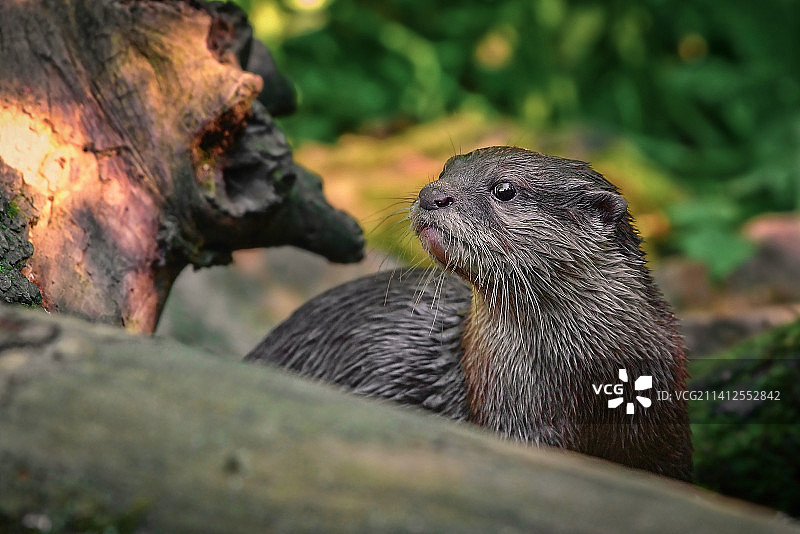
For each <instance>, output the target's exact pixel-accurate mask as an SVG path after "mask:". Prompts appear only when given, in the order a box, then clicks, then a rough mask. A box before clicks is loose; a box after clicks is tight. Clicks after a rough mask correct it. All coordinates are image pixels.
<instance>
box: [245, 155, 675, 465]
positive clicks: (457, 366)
mask: <svg viewBox="0 0 800 534" xmlns="http://www.w3.org/2000/svg"><path fill="white" fill-rule="evenodd" d="M410 219H411V224H412V228H413V229H414V231H415V232H416V233H417V235H418V236H419V238H420V241H421V242H422V244H423V246H424V247H425V249H426V250H427V251H428V252H429V253H430V254H431V256H432V257H434V258H435V259H436V260H437V262H438V263H439V264H440V265H441V267H442V268H443V272H441V275H440V276H441V278H439V277H437V278H435V279H434V281H433V282H430V283H425V282H424V281H423V280H422V277H423V276H424V273H423V272H421V271H411V272H409V273H406V274H405V275H404V276H402V277H400V276H399V273H397V274H394V275H393V274H392V273H379V274H377V275H374V276H371V277H366V278H363V279H360V280H356V281H354V282H350V283H348V284H344V285H343V286H340V287H338V288H334V289H333V290H331V291H329V292H327V293H325V294H323V295H321V296H319V297H317V298H316V299H313V300H311V301H309V302H308V303H307V304H305V305H304V306H303V307H301V308H300V309H299V310H298V311H297V312H295V314H294V315H292V317H290V318H289V319H288V320H287V321H286V322H284V323H282V324H281V325H279V326H278V327H277V328H276V329H275V330H274V331H273V332H272V333H271V334H270V335H269V336H267V337H266V338H265V339H264V340H263V341H262V342H261V344H259V346H258V347H256V348H255V349H254V350H253V351H252V352H251V353H250V354H249V355H248V356H247V357H246V358H247V359H248V360H258V361H263V362H270V363H274V364H278V365H282V366H284V367H288V368H290V369H293V370H295V371H298V372H300V373H301V374H304V375H308V376H311V377H315V378H319V379H322V380H326V381H330V382H334V383H337V384H340V385H342V386H344V387H346V388H348V389H350V390H352V391H354V392H356V393H360V394H365V395H370V396H376V397H381V398H386V399H390V400H394V401H397V402H400V403H403V404H407V405H418V406H422V407H424V408H427V409H429V410H432V411H435V412H438V413H441V414H444V415H447V416H449V417H452V418H455V419H461V420H468V421H471V422H473V423H476V424H478V425H481V426H483V427H486V428H488V429H491V430H493V431H495V432H498V433H499V434H501V435H504V436H507V437H510V438H512V439H517V440H521V441H525V442H530V443H534V444H538V445H548V446H554V447H562V448H568V449H571V450H575V451H578V452H582V453H585V454H591V455H594V456H598V457H601V458H606V459H609V460H612V461H615V462H618V463H621V464H624V465H628V466H632V467H636V468H640V469H646V470H649V471H652V472H655V473H659V474H663V475H666V476H670V477H674V478H678V479H683V480H688V479H690V477H691V441H690V435H689V425H688V416H687V411H686V404H685V402H683V401H679V400H672V401H659V400H656V398H655V393H654V390H664V391H675V390H683V389H685V379H686V358H685V355H684V347H683V344H682V340H681V338H680V336H679V334H678V332H677V326H676V321H675V318H674V315H673V314H672V312H671V311H670V309H669V306H668V305H667V304H666V302H665V301H664V300H663V298H662V297H661V294H660V292H659V291H658V289H657V288H656V286H655V284H654V282H653V280H652V278H651V276H650V274H649V272H648V270H647V267H646V265H645V259H644V254H643V252H642V251H641V248H640V239H639V237H638V236H637V234H636V232H635V230H634V229H633V226H632V220H631V216H630V214H629V213H628V210H627V203H626V202H625V200H624V199H623V198H622V196H620V195H619V193H618V192H617V190H616V188H615V187H614V186H613V185H612V184H611V183H609V182H608V181H607V180H606V179H605V178H603V177H602V176H601V175H600V174H599V173H597V172H595V171H593V170H592V169H591V168H590V167H589V165H587V164H586V163H583V162H579V161H572V160H565V159H561V158H557V157H553V156H546V155H543V154H538V153H536V152H531V151H527V150H524V149H519V148H511V147H491V148H485V149H480V150H476V151H474V152H472V153H470V154H467V155H464V156H456V157H454V158H451V159H450V160H449V161H448V162H447V164H446V165H445V168H444V170H443V171H442V173H441V175H440V176H439V179H438V180H436V181H435V182H432V183H430V184H428V185H427V186H425V187H424V188H423V189H422V191H420V194H419V197H418V199H417V200H416V201H415V202H414V203H413V205H412V206H411V210H410ZM621 370H624V373H623V372H622V371H621ZM641 376H651V377H652V388H650V389H648V390H647V391H644V390H643V391H634V388H633V384H634V380H635V379H636V378H637V377H641ZM628 377H630V379H628ZM623 378H624V379H625V380H624V381H622V379H623ZM608 384H620V386H618V387H620V388H623V389H622V390H620V389H615V390H614V391H616V392H622V394H621V395H618V396H619V397H620V400H619V403H620V404H618V405H617V406H618V407H616V406H615V407H612V405H613V404H614V401H613V399H612V398H611V397H609V396H608V395H606V394H604V392H608V391H609V389H608V387H606V389H603V388H604V386H607V385H608ZM637 397H638V398H639V399H643V400H641V401H639V400H634V399H635V398H637ZM609 401H612V402H611V403H609ZM625 401H629V402H625ZM648 401H649V402H648ZM637 403H638V404H637ZM645 404H646V406H645ZM629 411H632V413H629Z"/></svg>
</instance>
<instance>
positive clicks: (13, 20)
mask: <svg viewBox="0 0 800 534" xmlns="http://www.w3.org/2000/svg"><path fill="white" fill-rule="evenodd" d="M242 20H243V19H242V17H241V16H239V17H238V18H237V16H236V13H235V9H233V8H222V7H221V6H212V7H204V5H203V4H202V3H200V2H194V1H190V0H185V1H183V0H171V1H166V2H151V1H144V0H66V1H64V0H42V1H39V2H22V1H17V0H10V1H3V2H0V196H2V197H4V199H5V200H4V202H5V204H7V205H9V206H12V207H13V210H14V211H15V212H19V213H22V214H23V215H24V216H25V218H26V220H27V221H28V223H29V238H30V241H31V243H33V246H34V253H33V256H32V257H31V258H30V260H29V261H28V263H27V268H26V269H25V273H26V274H27V276H28V278H29V279H30V280H31V281H32V282H33V283H35V284H36V285H37V286H38V287H39V289H40V290H41V294H42V297H43V303H44V306H45V307H46V308H47V309H49V310H53V311H61V312H71V313H75V314H79V315H82V316H84V317H87V318H91V319H94V320H99V321H103V322H107V323H112V324H121V325H125V326H126V327H127V328H129V329H132V330H135V331H141V332H150V331H152V330H153V328H154V327H155V324H156V321H157V319H158V316H159V314H160V311H161V308H162V306H163V304H164V302H165V300H166V296H167V293H168V291H169V288H170V286H171V284H172V282H173V280H174V278H175V277H176V276H177V274H178V273H179V272H180V270H181V269H183V267H184V266H186V265H187V264H193V265H195V266H198V267H200V266H207V265H213V264H218V263H225V262H227V261H230V252H231V251H232V250H236V249H239V248H252V247H259V246H270V245H278V244H296V245H298V246H304V247H306V248H308V249H309V250H312V251H314V252H319V253H321V254H325V255H326V256H327V257H328V258H330V259H332V260H335V261H355V260H358V259H360V257H361V248H362V244H363V241H362V238H361V234H360V230H359V228H358V226H357V224H356V223H355V222H354V221H353V220H352V219H351V218H349V217H348V216H346V215H345V214H343V213H341V212H338V211H336V210H334V209H333V208H331V207H330V206H329V205H328V204H327V203H326V202H325V201H324V198H323V197H322V193H321V190H320V188H319V180H318V179H317V178H316V177H315V176H313V175H312V174H310V173H308V172H307V171H305V170H303V169H299V168H298V167H297V166H296V165H295V164H294V162H293V161H292V155H291V151H290V150H289V147H288V144H287V143H286V140H285V138H284V136H283V134H282V133H281V132H280V130H279V129H278V128H277V127H276V126H275V123H274V122H273V120H272V118H271V116H270V114H269V113H268V111H267V109H272V110H273V111H280V112H285V111H287V110H290V109H291V106H292V102H291V101H287V100H291V99H287V97H286V95H285V93H286V91H287V89H286V87H285V86H286V82H285V81H283V80H282V79H281V78H280V77H279V76H277V75H276V74H275V73H274V68H273V67H274V64H271V63H270V61H268V56H265V54H267V53H266V51H265V49H263V47H259V46H256V45H255V43H254V42H253V41H252V39H251V35H250V34H248V33H247V30H249V27H247V26H246V24H245V23H243V22H242ZM254 54H255V56H257V57H255V56H254ZM251 56H254V57H255V59H252V58H251ZM240 62H246V63H248V64H250V63H253V64H254V65H255V66H254V68H256V69H257V70H258V71H259V72H261V73H263V74H264V76H265V77H266V81H267V83H269V84H271V85H274V86H275V87H270V89H271V90H268V91H266V94H267V95H272V98H273V103H274V105H268V106H266V107H265V106H263V105H261V104H259V103H256V104H257V105H255V106H254V105H253V102H254V99H255V98H256V97H257V95H259V92H260V91H261V90H262V86H263V81H262V78H261V77H260V76H257V75H255V74H253V73H250V72H246V71H244V70H242V69H241V68H240V65H239V63H240ZM298 192H299V193H298ZM5 204H4V205H5ZM285 216H288V217H289V219H290V220H291V219H292V218H294V219H297V218H298V217H300V218H301V219H302V221H301V222H302V228H303V231H302V232H301V231H298V230H297V228H293V227H292V226H291V225H290V224H283V225H280V224H277V223H276V221H275V219H276V217H277V218H281V217H285Z"/></svg>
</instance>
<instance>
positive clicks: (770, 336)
mask: <svg viewBox="0 0 800 534" xmlns="http://www.w3.org/2000/svg"><path fill="white" fill-rule="evenodd" d="M690 371H691V373H692V376H693V377H694V378H693V380H692V382H691V389H696V390H706V391H735V390H749V391H780V394H781V397H780V400H779V401H774V400H773V401H763V402H754V403H748V404H744V403H739V404H736V405H735V404H733V403H731V402H726V401H722V400H708V401H696V402H690V404H689V411H690V418H691V420H692V422H693V425H692V433H693V442H694V449H695V480H696V482H697V483H698V484H700V485H702V486H705V487H707V488H709V489H712V490H714V491H718V492H720V493H725V494H727V495H732V496H734V497H739V498H741V499H745V500H748V501H751V502H756V503H760V504H763V505H766V506H769V507H772V508H776V509H779V510H782V511H784V512H786V513H789V514H792V515H800V486H798V485H797V480H800V459H798V457H797V451H798V450H800V405H799V404H798V402H797V400H798V399H800V380H798V378H800V321H798V322H795V323H792V324H789V325H785V326H783V327H780V328H777V329H774V330H772V331H770V332H768V333H766V334H764V335H761V336H758V337H756V338H753V339H751V340H748V341H746V342H744V343H742V344H740V345H738V346H737V347H735V348H734V349H732V350H730V351H727V352H724V353H722V354H720V355H719V356H718V357H717V358H714V359H701V360H695V361H693V362H692V363H691V365H690Z"/></svg>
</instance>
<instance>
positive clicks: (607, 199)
mask: <svg viewBox="0 0 800 534" xmlns="http://www.w3.org/2000/svg"><path fill="white" fill-rule="evenodd" d="M589 202H590V203H591V206H592V208H593V209H594V210H595V212H596V213H597V214H598V215H599V216H600V219H601V220H602V221H603V223H604V224H608V225H611V226H615V225H616V224H617V223H618V222H620V221H621V220H622V219H623V218H624V217H625V214H626V213H628V201H627V200H625V199H624V198H622V195H620V194H618V193H612V192H611V191H592V192H591V193H589Z"/></svg>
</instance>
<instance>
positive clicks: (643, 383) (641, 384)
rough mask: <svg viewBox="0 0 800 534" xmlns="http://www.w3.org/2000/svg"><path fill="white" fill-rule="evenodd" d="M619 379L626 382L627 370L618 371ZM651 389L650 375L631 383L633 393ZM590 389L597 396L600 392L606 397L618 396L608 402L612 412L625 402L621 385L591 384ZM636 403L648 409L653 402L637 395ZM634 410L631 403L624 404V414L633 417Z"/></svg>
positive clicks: (651, 379)
mask: <svg viewBox="0 0 800 534" xmlns="http://www.w3.org/2000/svg"><path fill="white" fill-rule="evenodd" d="M619 379H620V380H621V381H622V382H627V381H628V370H627V369H620V370H619ZM652 387H653V377H652V376H650V375H642V376H640V377H639V378H637V379H636V381H635V382H634V383H633V389H634V390H635V391H644V390H646V389H651V388H652ZM592 388H593V389H594V392H595V394H597V395H599V394H600V391H603V392H605V394H606V395H612V394H613V395H618V396H617V397H614V398H613V399H609V400H608V407H609V408H611V409H612V410H613V409H614V408H618V407H619V406H621V405H622V403H623V402H625V399H624V398H623V397H622V392H623V391H624V389H623V387H622V384H613V385H612V384H601V385H599V386H598V385H595V384H592ZM636 401H637V402H638V403H639V404H641V405H642V406H643V407H645V408H649V407H650V405H651V404H653V401H652V400H650V399H648V398H647V397H642V396H639V395H637V396H636ZM634 408H635V404H634V403H633V402H627V403H625V413H626V414H628V415H633V412H634Z"/></svg>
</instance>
